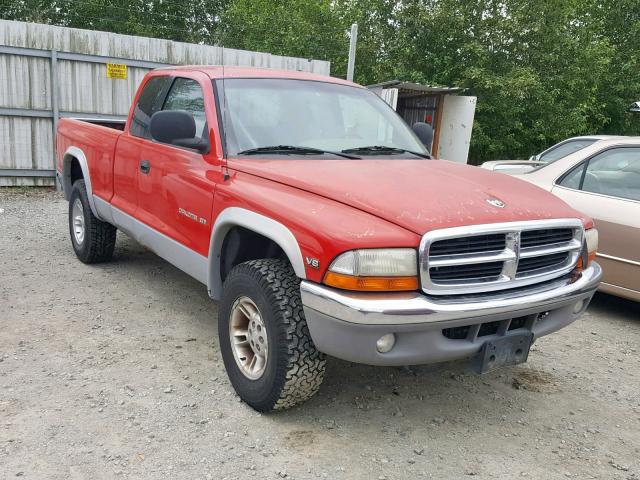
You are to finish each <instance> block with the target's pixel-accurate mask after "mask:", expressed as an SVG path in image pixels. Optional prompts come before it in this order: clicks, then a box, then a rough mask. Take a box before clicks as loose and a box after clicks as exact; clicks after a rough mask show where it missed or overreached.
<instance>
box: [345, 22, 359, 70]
mask: <svg viewBox="0 0 640 480" xmlns="http://www.w3.org/2000/svg"><path fill="white" fill-rule="evenodd" d="M356 43H358V24H357V23H354V24H353V25H351V41H350V42H349V63H348V64H347V80H349V81H350V82H353V71H354V70H355V67H356Z"/></svg>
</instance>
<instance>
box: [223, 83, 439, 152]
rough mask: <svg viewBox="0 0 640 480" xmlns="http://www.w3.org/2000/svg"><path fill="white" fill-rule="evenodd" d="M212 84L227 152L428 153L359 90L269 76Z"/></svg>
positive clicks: (391, 114)
mask: <svg viewBox="0 0 640 480" xmlns="http://www.w3.org/2000/svg"><path fill="white" fill-rule="evenodd" d="M216 87H217V91H218V94H219V96H220V104H221V105H220V107H221V110H222V112H223V113H222V121H223V126H224V134H225V145H226V149H227V155H229V156H237V155H240V156H242V155H255V153H256V152H262V153H264V154H265V155H283V156H288V155H296V158H300V153H307V154H311V155H305V157H307V156H325V155H326V156H327V158H334V159H335V158H352V159H357V158H362V157H369V156H372V157H373V156H378V157H379V156H381V155H384V156H385V158H390V157H393V158H413V159H416V158H424V157H426V156H427V154H428V152H427V151H426V150H425V147H424V146H423V145H422V143H420V141H419V140H418V138H417V137H416V136H415V135H414V133H413V132H412V131H411V129H410V128H409V127H408V126H407V124H406V123H405V122H404V120H402V118H400V117H399V116H398V114H396V112H394V111H393V109H391V108H390V107H389V106H388V105H387V104H386V103H385V102H384V101H383V100H382V99H381V98H379V97H378V96H377V95H376V94H375V93H373V92H371V91H369V90H366V89H363V88H356V87H351V86H348V85H340V84H335V83H327V82H317V81H309V80H291V79H273V78H231V79H225V80H224V81H222V80H216ZM314 151H316V152H317V153H315V154H314ZM336 153H338V154H340V153H343V154H346V155H339V156H337V155H336ZM350 153H351V155H349V154H350Z"/></svg>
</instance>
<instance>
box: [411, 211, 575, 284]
mask: <svg viewBox="0 0 640 480" xmlns="http://www.w3.org/2000/svg"><path fill="white" fill-rule="evenodd" d="M488 236H491V238H492V243H491V245H496V244H499V245H502V246H503V247H502V248H501V249H499V250H496V249H495V247H493V246H491V245H490V244H488V243H487V241H486V239H487V238H488ZM583 236H584V229H583V225H582V222H581V221H580V220H579V219H557V220H536V221H529V222H508V223H495V224H486V225H473V226H466V227H454V228H447V229H442V230H434V231H432V232H429V233H427V234H425V235H424V236H423V237H422V241H421V243H420V277H421V282H422V289H423V290H424V291H425V292H426V293H428V294H431V295H455V294H468V293H481V292H490V291H495V290H503V289H507V288H515V287H521V286H525V285H531V284H535V283H539V282H545V281H548V280H552V279H554V278H557V277H560V276H562V275H565V274H567V273H569V272H570V271H571V270H572V269H573V268H574V267H575V264H576V262H577V260H578V258H579V256H580V251H581V249H582V242H583ZM502 238H504V242H502ZM523 238H524V239H526V240H523ZM474 239H477V242H475V240H474ZM474 242H475V243H474ZM522 243H525V245H533V246H526V247H521V244H522ZM483 245H486V247H483ZM432 246H435V248H433V252H434V253H435V254H432V253H431V247H432ZM483 248H486V250H483ZM456 249H459V250H460V251H461V253H458V254H456V253H455V251H456ZM438 252H446V254H445V255H439V254H438ZM562 254H565V255H564V256H563V255H562ZM521 258H522V259H525V258H526V259H528V260H527V262H523V263H522V265H521V264H520V259H521ZM500 264H501V265H502V268H501V269H500ZM482 265H486V266H487V269H486V272H485V271H483V268H482ZM498 272H499V273H498ZM432 276H433V278H432Z"/></svg>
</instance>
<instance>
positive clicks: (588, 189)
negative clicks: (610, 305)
mask: <svg viewBox="0 0 640 480" xmlns="http://www.w3.org/2000/svg"><path fill="white" fill-rule="evenodd" d="M514 176H517V177H518V178H521V179H523V180H527V181H528V182H531V183H534V184H536V185H538V186H539V187H542V188H544V189H545V190H549V191H551V192H553V193H554V194H555V195H557V196H558V197H560V198H562V199H563V200H564V201H565V202H567V203H568V204H569V205H571V206H572V207H573V208H575V209H576V210H579V211H582V212H584V213H586V214H587V215H589V216H590V217H592V218H593V219H594V221H595V223H596V228H597V229H598V232H599V234H600V239H599V248H598V255H597V256H598V263H600V265H602V268H603V270H604V276H603V278H602V283H601V286H600V290H602V291H604V292H607V293H611V294H613V295H618V296H620V297H625V298H629V299H632V300H636V301H640V137H614V138H611V139H608V140H601V141H598V142H596V143H594V144H593V145H591V146H588V147H586V148H584V149H582V150H580V151H578V152H575V153H573V154H571V155H568V156H566V157H564V158H561V159H559V160H557V161H555V162H553V163H550V164H547V165H544V166H542V167H539V168H537V169H535V170H533V171H531V172H527V173H522V174H519V175H514Z"/></svg>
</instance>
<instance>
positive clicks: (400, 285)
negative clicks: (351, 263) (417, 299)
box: [324, 272, 418, 292]
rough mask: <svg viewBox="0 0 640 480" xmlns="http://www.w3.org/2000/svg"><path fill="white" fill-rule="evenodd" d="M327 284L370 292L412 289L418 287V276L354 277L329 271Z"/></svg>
mask: <svg viewBox="0 0 640 480" xmlns="http://www.w3.org/2000/svg"><path fill="white" fill-rule="evenodd" d="M324 283H325V285H329V286H330V287H335V288H341V289H343V290H358V291H369V292H390V291H411V290H417V289H418V277H413V276H412V277H354V276H352V275H344V274H342V273H335V272H327V274H326V275H325V277H324Z"/></svg>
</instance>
